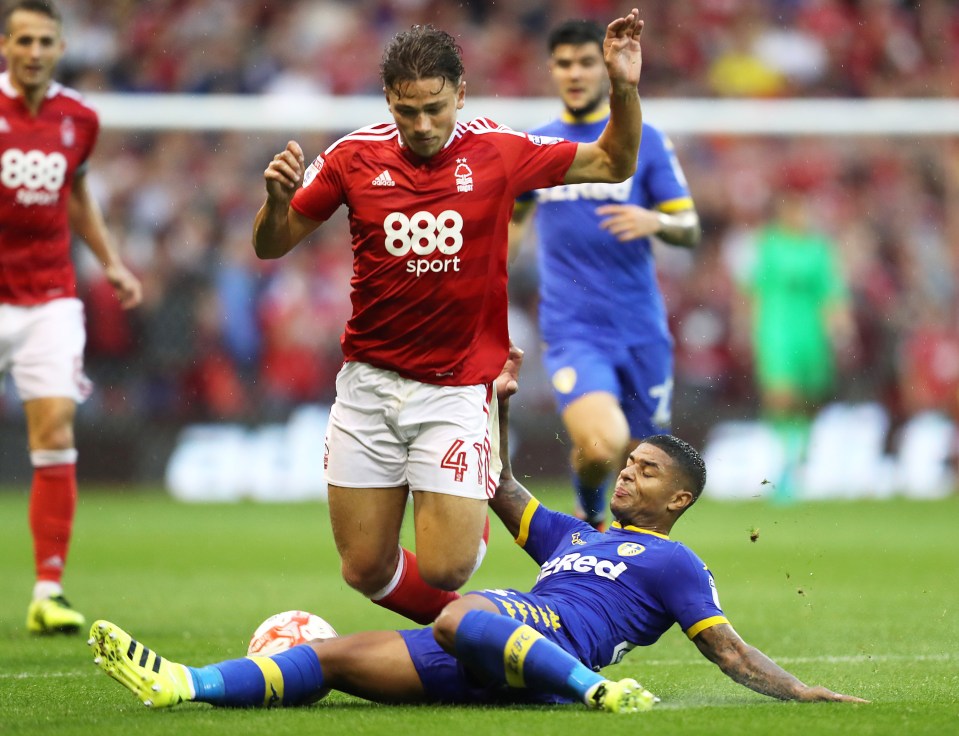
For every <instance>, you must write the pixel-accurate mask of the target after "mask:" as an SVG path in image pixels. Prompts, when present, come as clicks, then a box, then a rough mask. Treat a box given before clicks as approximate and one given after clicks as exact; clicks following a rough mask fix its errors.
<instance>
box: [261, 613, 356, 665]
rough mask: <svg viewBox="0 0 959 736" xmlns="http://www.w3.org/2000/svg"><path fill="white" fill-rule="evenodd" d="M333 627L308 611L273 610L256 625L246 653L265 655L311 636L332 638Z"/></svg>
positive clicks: (304, 641)
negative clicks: (281, 611)
mask: <svg viewBox="0 0 959 736" xmlns="http://www.w3.org/2000/svg"><path fill="white" fill-rule="evenodd" d="M335 636H337V633H336V631H335V630H334V629H333V627H332V626H330V625H329V624H328V623H327V622H326V621H325V620H323V619H322V618H320V617H319V616H317V615H316V614H314V613H308V612H307V611H284V612H283V613H275V614H273V615H272V616H270V617H269V618H268V619H267V620H266V621H264V622H263V623H262V624H260V625H259V626H257V627H256V631H254V632H253V638H251V639H250V644H249V646H248V647H247V651H246V653H247V654H248V655H250V654H258V655H261V656H264V657H268V656H270V655H271V654H279V653H280V652H285V651H286V650H287V649H290V648H291V647H295V646H296V645H297V644H305V643H306V642H308V641H310V640H312V639H332V638H333V637H335Z"/></svg>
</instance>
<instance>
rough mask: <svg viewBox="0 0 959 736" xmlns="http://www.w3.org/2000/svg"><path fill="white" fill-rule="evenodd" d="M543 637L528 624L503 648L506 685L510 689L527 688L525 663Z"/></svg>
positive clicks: (507, 641)
mask: <svg viewBox="0 0 959 736" xmlns="http://www.w3.org/2000/svg"><path fill="white" fill-rule="evenodd" d="M542 638H543V635H542V634H540V633H539V632H538V631H536V630H535V629H532V628H530V627H529V626H527V625H526V624H523V625H522V626H520V627H519V628H518V629H516V631H514V632H513V633H512V634H511V635H510V637H509V639H507V640H506V646H505V647H503V666H504V669H505V673H506V684H507V685H509V686H510V687H526V678H524V677H523V663H524V662H525V661H526V655H527V654H529V650H530V648H531V647H532V646H533V644H535V643H536V642H537V641H538V640H539V639H542Z"/></svg>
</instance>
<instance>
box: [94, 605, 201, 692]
mask: <svg viewBox="0 0 959 736" xmlns="http://www.w3.org/2000/svg"><path fill="white" fill-rule="evenodd" d="M87 644H88V645H89V646H90V647H92V649H93V651H94V655H95V656H94V658H93V663H94V664H95V665H96V666H97V667H99V668H100V669H101V670H103V671H104V672H106V673H107V674H108V675H110V677H112V678H113V679H114V680H116V681H117V682H119V683H120V684H121V685H123V686H124V687H125V688H126V689H127V690H129V691H130V692H132V693H133V694H134V695H136V696H137V697H138V698H139V699H140V700H141V701H143V704H144V705H145V706H147V707H148V708H169V707H170V706H173V705H176V704H177V703H182V702H183V701H184V700H192V699H193V697H194V695H195V694H196V693H195V692H194V689H193V678H192V677H191V676H190V672H189V671H188V670H187V668H186V667H185V666H184V665H182V664H177V663H176V662H170V661H169V660H167V659H164V658H163V657H161V656H160V655H159V654H157V653H156V652H154V651H153V650H151V649H147V648H146V647H145V646H143V645H142V644H141V643H140V642H138V641H137V640H136V639H134V638H133V637H132V636H130V635H129V634H128V633H127V632H125V631H124V630H123V629H121V628H120V627H119V626H117V625H116V624H112V623H110V622H109V621H94V622H93V626H92V627H91V628H90V638H89V639H88V640H87Z"/></svg>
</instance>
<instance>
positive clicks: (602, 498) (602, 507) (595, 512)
mask: <svg viewBox="0 0 959 736" xmlns="http://www.w3.org/2000/svg"><path fill="white" fill-rule="evenodd" d="M573 488H574V489H575V490H576V497H577V498H578V499H579V505H580V508H582V509H583V513H584V514H585V515H586V521H588V522H589V523H590V524H593V525H594V526H595V525H596V524H597V523H599V522H601V521H602V520H603V519H605V518H606V481H605V480H603V482H602V483H600V484H599V485H595V486H590V485H586V484H585V483H583V481H582V480H580V478H579V476H577V475H575V474H574V475H573Z"/></svg>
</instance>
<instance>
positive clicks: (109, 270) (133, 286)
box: [103, 263, 143, 309]
mask: <svg viewBox="0 0 959 736" xmlns="http://www.w3.org/2000/svg"><path fill="white" fill-rule="evenodd" d="M103 274H104V276H106V279H107V281H109V282H110V286H112V287H113V291H114V292H115V293H116V295H117V299H118V300H119V301H120V306H121V307H123V308H124V309H132V308H133V307H135V306H137V305H138V304H139V303H140V302H141V301H142V300H143V286H142V285H141V284H140V279H138V278H137V277H136V276H134V275H133V273H132V272H131V271H130V270H129V269H128V268H127V267H126V266H124V265H123V264H122V263H116V264H113V265H111V266H107V267H106V268H105V269H103Z"/></svg>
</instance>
